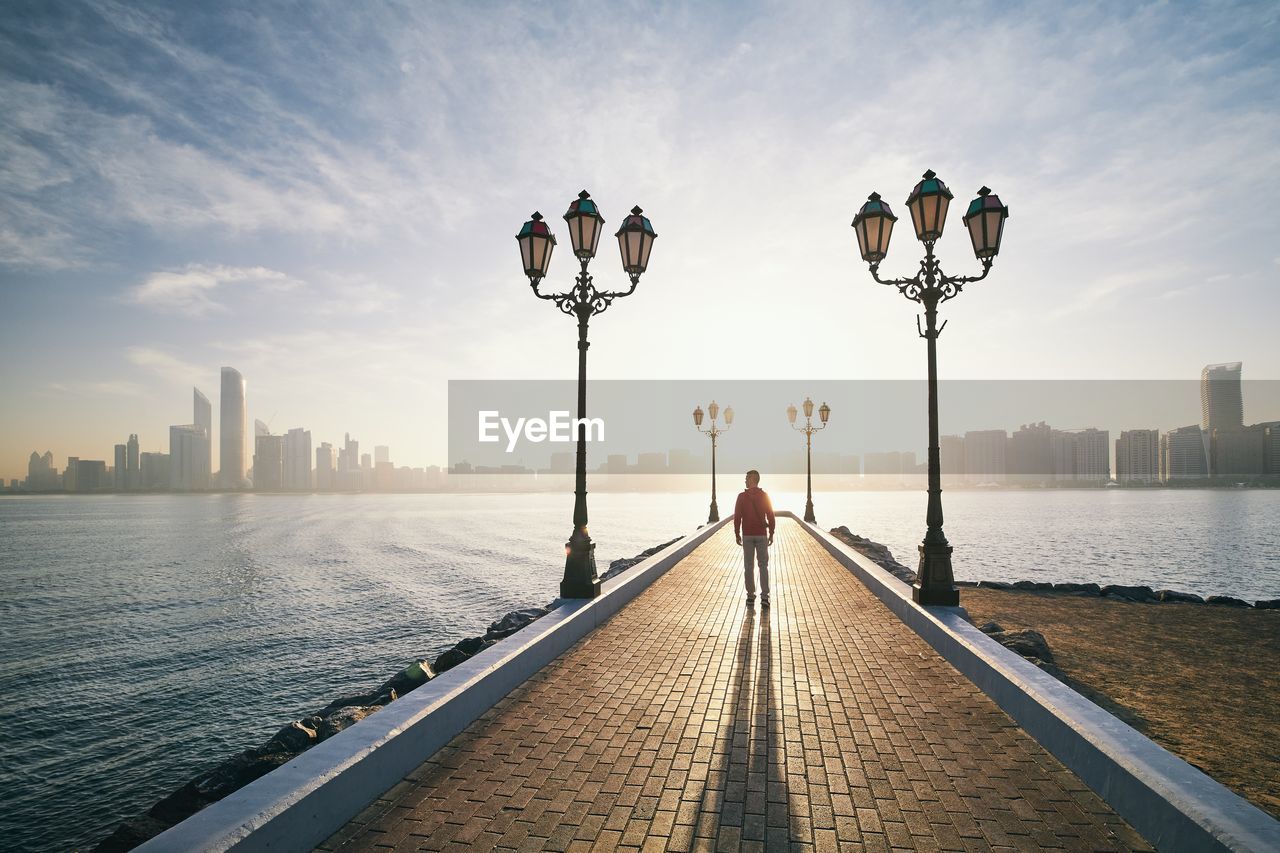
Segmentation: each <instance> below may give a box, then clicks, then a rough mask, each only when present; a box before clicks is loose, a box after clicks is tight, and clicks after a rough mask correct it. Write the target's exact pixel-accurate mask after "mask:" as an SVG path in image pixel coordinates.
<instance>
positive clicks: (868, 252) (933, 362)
mask: <svg viewBox="0 0 1280 853" xmlns="http://www.w3.org/2000/svg"><path fill="white" fill-rule="evenodd" d="M951 199H952V195H951V191H950V190H948V189H947V187H946V184H944V183H942V181H941V180H939V179H938V176H937V175H935V174H934V173H933V171H932V170H930V171H928V172H925V173H924V180H922V181H921V182H920V183H918V184H916V187H915V189H913V190H912V191H911V195H910V196H908V198H907V208H908V209H910V211H911V224H912V225H913V226H914V227H915V232H916V238H917V239H918V240H919V241H920V242H921V243H924V260H922V261H921V262H920V271H919V272H917V273H916V274H915V275H914V276H912V277H910V278H894V279H882V278H880V276H879V273H878V270H879V268H880V262H881V261H882V260H884V258H885V255H886V254H887V253H888V251H889V236H890V234H891V233H892V232H893V223H895V222H897V221H898V217H896V216H894V215H893V212H892V211H890V210H889V205H888V204H886V203H885V202H884V201H883V200H882V199H881V198H880V195H879V193H872V194H871V195H870V196H868V198H867V203H866V204H864V205H863V206H862V209H861V210H859V211H858V215H857V216H855V217H854V218H853V229H854V231H855V232H857V235H858V250H859V251H860V252H861V253H862V259H863V260H864V261H866V262H867V264H868V265H870V268H871V277H872V278H873V279H875V280H876V281H877V282H879V283H880V284H887V285H891V286H893V287H896V288H898V291H899V292H900V293H901V294H902V295H903V296H905V297H907V298H908V299H910V300H912V301H914V302H919V303H921V304H922V305H924V316H925V328H924V329H923V330H922V329H921V328H920V318H919V316H917V317H916V331H917V332H918V333H919V335H920V337H922V338H924V339H925V340H927V341H928V344H929V509H928V511H927V513H926V515H925V520H926V522H927V524H928V526H929V529H928V531H927V532H926V533H925V535H924V541H923V542H922V543H921V544H920V568H919V570H918V571H917V572H916V577H917V580H916V584H915V588H914V589H913V591H912V597H913V598H914V599H915V600H916V601H918V602H919V603H920V604H945V605H956V604H959V603H960V591H959V590H958V589H956V586H955V578H954V576H953V575H952V572H951V546H950V545H949V544H948V543H947V537H946V534H944V533H943V532H942V485H941V470H940V468H941V466H940V463H939V454H938V354H937V341H938V335H940V334H942V330H943V328H945V327H946V325H947V324H946V322H943V324H942V326H938V325H937V319H938V303H939V302H946V301H947V300H948V299H951V298H952V297H953V296H956V295H958V294H959V293H960V289H961V288H962V287H963V286H964V285H966V284H969V283H971V282H975V281H981V280H982V279H984V278H986V277H987V273H989V272H991V264H992V262H993V261H994V260H995V257H996V255H997V254H998V253H999V252H1000V238H1001V236H1003V234H1004V221H1005V220H1006V219H1008V218H1009V208H1008V207H1006V206H1005V205H1003V204H1001V203H1000V199H999V197H998V196H995V195H992V194H991V190H989V189H987V188H986V187H983V188H982V189H980V190H978V197H977V198H975V199H974V200H973V201H972V202H970V203H969V209H968V211H966V212H965V215H964V224H965V227H966V228H967V229H968V230H969V239H970V241H971V242H972V243H973V254H974V255H975V256H976V257H977V259H978V260H979V261H981V262H982V275H978V276H949V275H944V274H943V272H942V268H941V267H940V266H939V264H938V260H937V258H935V257H934V255H933V244H934V243H936V242H937V241H938V240H939V239H940V238H941V237H942V228H943V225H944V224H945V222H946V218H947V206H948V205H949V204H950V202H951Z"/></svg>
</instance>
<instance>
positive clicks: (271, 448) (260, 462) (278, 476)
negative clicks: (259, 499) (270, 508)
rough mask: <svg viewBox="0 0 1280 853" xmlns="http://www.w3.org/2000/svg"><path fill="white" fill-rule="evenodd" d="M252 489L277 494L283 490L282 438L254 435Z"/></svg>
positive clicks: (278, 436) (268, 434) (280, 436)
mask: <svg viewBox="0 0 1280 853" xmlns="http://www.w3.org/2000/svg"><path fill="white" fill-rule="evenodd" d="M257 423H258V424H261V423H262V421H258V422H257ZM263 426H264V427H265V425H263ZM253 488H254V489H255V490H256V491H259V492H264V491H272V492H278V491H280V490H281V489H282V488H284V436H282V435H271V434H270V433H267V434H266V435H263V434H262V433H258V434H256V435H254V437H253Z"/></svg>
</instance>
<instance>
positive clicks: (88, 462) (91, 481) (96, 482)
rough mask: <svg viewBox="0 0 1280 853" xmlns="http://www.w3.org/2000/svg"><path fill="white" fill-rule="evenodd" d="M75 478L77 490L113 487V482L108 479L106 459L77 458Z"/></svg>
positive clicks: (95, 490) (93, 490)
mask: <svg viewBox="0 0 1280 853" xmlns="http://www.w3.org/2000/svg"><path fill="white" fill-rule="evenodd" d="M75 480H76V488H75V490H76V491H77V492H97V491H100V490H102V489H109V488H111V483H110V482H109V481H108V480H107V462H106V460H105V459H77V460H76V476H75Z"/></svg>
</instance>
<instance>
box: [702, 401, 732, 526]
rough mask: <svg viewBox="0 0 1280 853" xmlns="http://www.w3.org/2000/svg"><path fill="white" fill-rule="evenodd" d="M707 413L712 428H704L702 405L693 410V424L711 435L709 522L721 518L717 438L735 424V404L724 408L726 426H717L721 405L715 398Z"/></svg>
mask: <svg viewBox="0 0 1280 853" xmlns="http://www.w3.org/2000/svg"><path fill="white" fill-rule="evenodd" d="M707 414H709V415H711V428H710V429H703V428H702V407H701V406H698V407H697V408H696V409H694V410H693V425H694V426H695V427H697V430H698V432H700V433H702V434H703V435H709V436H711V513H710V515H708V516H707V524H711V523H712V522H715V521H719V520H720V510H719V508H718V507H717V506H716V439H717V438H718V437H719V436H720V433H722V432H724V431H725V430H727V429H729V427H731V426H733V406H729V407H727V408H726V409H725V410H724V426H723V427H718V426H716V415H718V414H720V406H719V405H717V404H716V401H715V400H712V401H711V405H709V406H707Z"/></svg>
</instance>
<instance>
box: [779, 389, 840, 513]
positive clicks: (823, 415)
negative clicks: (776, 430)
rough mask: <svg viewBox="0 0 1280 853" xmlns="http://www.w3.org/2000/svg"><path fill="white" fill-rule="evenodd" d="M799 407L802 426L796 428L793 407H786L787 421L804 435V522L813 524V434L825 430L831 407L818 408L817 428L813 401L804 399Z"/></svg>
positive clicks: (824, 405) (824, 404)
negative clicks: (818, 421)
mask: <svg viewBox="0 0 1280 853" xmlns="http://www.w3.org/2000/svg"><path fill="white" fill-rule="evenodd" d="M800 405H801V406H803V407H804V426H802V427H801V426H796V407H795V406H787V420H788V421H790V422H791V428H792V429H797V430H800V432H802V433H804V473H805V501H804V520H805V521H807V522H809V523H810V524H814V523H816V522H817V521H818V519H817V518H815V517H814V515H813V434H814V433H815V432H817V431H818V430H820V429H826V428H827V418H829V417H831V407H830V406H828V405H827V404H826V403H823V404H822V405H821V406H819V407H818V420H820V421H822V423H821V424H820V425H819V426H814V425H813V401H812V400H810V399H809V398H808V397H805V398H804V402H803V403H801V404H800Z"/></svg>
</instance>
